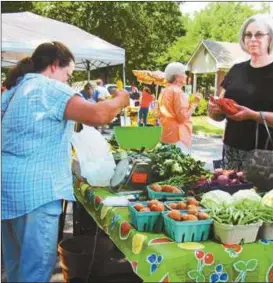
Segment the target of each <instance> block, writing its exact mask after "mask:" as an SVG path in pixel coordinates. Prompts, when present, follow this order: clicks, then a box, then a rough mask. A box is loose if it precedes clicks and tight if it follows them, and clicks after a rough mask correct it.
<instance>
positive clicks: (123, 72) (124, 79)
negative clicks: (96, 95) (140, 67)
mask: <svg viewBox="0 0 273 283" xmlns="http://www.w3.org/2000/svg"><path fill="white" fill-rule="evenodd" d="M122 77H123V89H125V81H126V77H125V62H124V63H123V64H122Z"/></svg>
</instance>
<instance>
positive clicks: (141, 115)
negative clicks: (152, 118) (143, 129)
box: [138, 108, 149, 126]
mask: <svg viewBox="0 0 273 283" xmlns="http://www.w3.org/2000/svg"><path fill="white" fill-rule="evenodd" d="M148 112H149V108H140V109H139V112H138V126H141V125H142V119H143V125H144V126H147V117H148Z"/></svg>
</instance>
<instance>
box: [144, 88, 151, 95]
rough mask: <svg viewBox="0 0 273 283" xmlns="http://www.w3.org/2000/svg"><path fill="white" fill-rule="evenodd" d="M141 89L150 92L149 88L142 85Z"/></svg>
mask: <svg viewBox="0 0 273 283" xmlns="http://www.w3.org/2000/svg"><path fill="white" fill-rule="evenodd" d="M143 91H146V92H148V93H150V94H151V90H150V89H149V88H148V87H144V88H143Z"/></svg>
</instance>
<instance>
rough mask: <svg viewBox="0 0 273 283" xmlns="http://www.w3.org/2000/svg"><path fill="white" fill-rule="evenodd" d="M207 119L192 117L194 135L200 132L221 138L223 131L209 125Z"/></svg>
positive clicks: (204, 117)
mask: <svg viewBox="0 0 273 283" xmlns="http://www.w3.org/2000/svg"><path fill="white" fill-rule="evenodd" d="M207 119H208V117H207V116H198V117H192V123H193V132H194V133H195V134H197V133H200V132H202V133H204V134H206V135H220V136H222V135H223V133H224V131H223V129H220V128H218V127H215V126H214V125H211V124H210V123H209V122H208V121H207Z"/></svg>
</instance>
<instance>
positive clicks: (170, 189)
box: [150, 183, 181, 194]
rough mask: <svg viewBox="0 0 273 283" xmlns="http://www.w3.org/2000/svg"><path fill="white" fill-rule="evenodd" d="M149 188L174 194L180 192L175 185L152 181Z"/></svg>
mask: <svg viewBox="0 0 273 283" xmlns="http://www.w3.org/2000/svg"><path fill="white" fill-rule="evenodd" d="M150 188H151V189H152V190H153V191H155V192H166V193H174V194H179V193H181V191H180V190H179V189H178V188H177V187H176V186H172V185H160V184H157V183H154V184H152V185H150Z"/></svg>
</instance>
